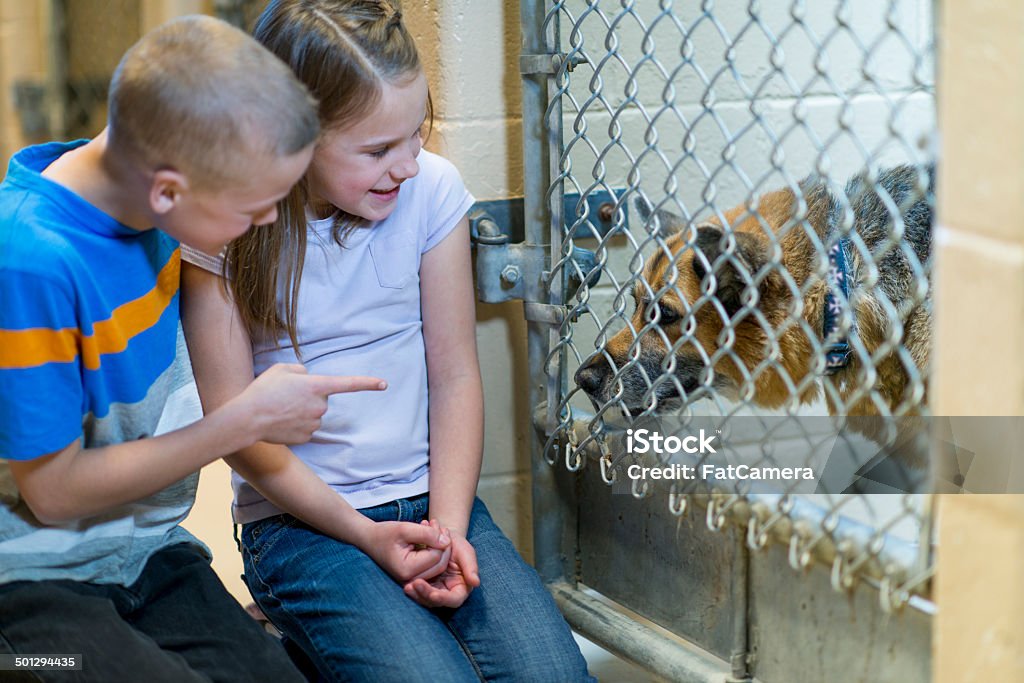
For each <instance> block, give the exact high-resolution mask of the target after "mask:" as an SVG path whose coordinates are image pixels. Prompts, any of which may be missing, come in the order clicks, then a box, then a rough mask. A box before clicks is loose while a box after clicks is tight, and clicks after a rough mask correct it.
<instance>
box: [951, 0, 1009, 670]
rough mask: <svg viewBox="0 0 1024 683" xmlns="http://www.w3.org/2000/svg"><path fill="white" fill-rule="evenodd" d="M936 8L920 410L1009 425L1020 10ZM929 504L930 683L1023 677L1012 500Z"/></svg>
mask: <svg viewBox="0 0 1024 683" xmlns="http://www.w3.org/2000/svg"><path fill="white" fill-rule="evenodd" d="M940 12H941V19H942V23H941V27H942V28H941V30H940V32H939V34H940V36H941V39H942V44H941V53H940V54H941V69H940V74H941V77H942V80H941V83H940V88H939V101H940V107H939V120H940V124H941V127H942V136H943V163H942V165H941V166H940V177H939V188H938V190H939V206H938V215H939V223H940V224H939V226H938V228H937V230H936V235H935V238H936V243H937V247H938V248H937V253H936V263H937V268H936V274H937V282H936V295H937V310H936V339H937V342H936V349H935V350H936V357H935V393H934V412H935V414H936V415H1022V414H1024V363H1022V362H1021V360H1020V355H1019V352H1020V349H1021V348H1024V220H1022V219H1021V216H1022V215H1024V211H1022V210H1024V193H1022V192H1021V187H1024V133H1022V130H1021V122H1022V121H1024V87H1022V86H1024V53H1022V52H1021V49H1020V27H1021V26H1022V25H1024V6H1022V5H1021V4H1020V3H995V2H984V3H979V2H973V3H966V2H957V0H946V1H945V2H943V3H941V10H940ZM1005 447H1006V457H1007V458H1018V457H1019V455H1018V454H1019V452H1020V447H1019V444H1016V443H1006V444H1005ZM1018 469H1019V467H1018ZM940 503H941V504H940V506H939V512H940V514H939V541H938V549H937V557H938V569H937V572H938V573H937V578H936V588H935V600H936V602H937V604H938V615H937V617H936V628H935V631H934V633H935V638H934V642H933V647H934V654H935V665H934V671H935V680H936V681H937V683H968V682H974V681H978V682H980V681H994V680H1000V681H1018V680H1024V656H1022V653H1024V588H1022V583H1021V576H1022V575H1024V553H1022V551H1021V549H1022V548H1024V496H1022V495H1020V494H1017V495H1006V496H979V495H975V496H947V497H945V498H944V499H943V500H942V501H940Z"/></svg>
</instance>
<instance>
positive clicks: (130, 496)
mask: <svg viewBox="0 0 1024 683" xmlns="http://www.w3.org/2000/svg"><path fill="white" fill-rule="evenodd" d="M264 378H266V379H265V381H261V382H260V383H253V385H252V386H250V387H249V388H247V390H246V391H245V392H243V393H241V394H240V395H238V396H237V397H236V398H235V400H233V401H231V402H229V403H225V404H224V406H223V407H222V408H221V410H218V411H216V412H215V413H213V414H211V415H209V416H207V417H206V418H204V419H202V420H199V421H198V422H196V423H194V424H192V425H189V426H188V427H185V428H183V429H179V430H176V431H174V432H170V433H167V434H162V435H160V436H157V437H154V438H149V439H140V440H137V441H130V442H125V443H119V444H113V445H109V446H103V447H100V448H86V449H83V448H82V446H81V439H76V440H75V441H74V442H73V443H72V444H71V445H69V446H67V447H66V448H64V449H62V450H60V451H57V452H54V453H50V454H48V455H44V456H41V457H38V458H34V459H31V460H13V459H12V460H9V461H8V464H9V465H10V467H11V472H12V474H13V475H14V480H15V483H16V484H17V486H18V490H19V492H20V494H21V496H22V498H23V499H24V500H25V502H26V503H27V504H28V506H29V508H30V509H31V510H32V513H33V514H34V515H35V516H36V518H38V519H39V521H41V522H43V523H44V524H57V523H61V522H66V521H69V520H72V519H80V518H84V517H89V516H92V515H95V514H99V513H101V512H103V511H105V510H108V509H111V508H114V507H117V506H119V505H123V504H124V503H128V502H131V501H133V500H138V499H140V498H145V497H146V496H149V495H152V494H154V493H156V492H157V491H160V490H161V489H163V488H166V487H167V486H170V485H171V484H173V483H175V482H176V481H179V480H180V479H182V478H184V477H186V476H188V475H189V474H191V473H193V472H195V471H196V470H198V469H199V468H201V467H202V466H203V465H206V464H208V463H210V462H213V461H214V460H216V459H217V458H220V457H222V456H224V455H227V454H229V453H232V452H234V451H236V450H238V449H239V448H243V447H245V446H246V445H248V444H251V443H252V442H253V441H255V440H258V439H265V440H271V441H281V442H285V443H294V442H299V441H306V440H308V439H309V437H310V435H311V434H312V433H313V431H314V430H316V429H317V427H318V426H319V424H320V416H321V415H323V413H324V411H325V410H326V409H327V396H328V395H330V394H332V393H338V392H342V391H362V390H366V389H374V388H378V387H379V384H380V380H379V379H376V378H370V377H322V376H312V375H307V374H306V371H305V369H304V368H302V366H284V365H282V366H279V367H278V368H276V369H275V370H274V371H273V372H272V373H271V372H268V373H266V374H265V375H264ZM264 378H261V380H263V379H264Z"/></svg>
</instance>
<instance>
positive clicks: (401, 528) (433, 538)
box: [362, 522, 452, 584]
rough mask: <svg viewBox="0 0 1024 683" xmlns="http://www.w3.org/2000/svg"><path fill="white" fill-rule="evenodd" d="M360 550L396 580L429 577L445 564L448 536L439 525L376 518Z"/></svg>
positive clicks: (449, 556)
mask: <svg viewBox="0 0 1024 683" xmlns="http://www.w3.org/2000/svg"><path fill="white" fill-rule="evenodd" d="M369 534H370V536H369V538H367V540H366V542H365V545H364V546H363V548H362V549H363V551H364V552H366V554H367V555H369V556H370V557H371V558H372V559H373V561H374V562H376V563H377V564H378V565H379V566H380V567H381V568H382V569H383V570H384V571H385V572H387V573H388V576H390V577H391V578H393V579H394V580H395V581H397V582H398V583H400V584H405V583H408V582H409V581H414V580H420V581H422V580H423V579H431V578H434V577H435V576H437V575H438V574H440V573H441V572H443V571H444V570H445V568H446V567H447V566H448V565H449V563H450V560H451V555H452V547H451V537H450V536H449V535H448V532H447V531H446V530H443V529H439V528H435V527H431V526H422V525H419V524H413V523H412V522H376V523H374V524H373V526H372V528H371V530H370V532H369Z"/></svg>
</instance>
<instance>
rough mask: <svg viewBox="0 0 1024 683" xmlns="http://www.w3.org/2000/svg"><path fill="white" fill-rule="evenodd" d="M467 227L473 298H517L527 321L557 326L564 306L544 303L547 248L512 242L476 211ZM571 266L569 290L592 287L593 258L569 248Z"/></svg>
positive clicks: (484, 214)
mask: <svg viewBox="0 0 1024 683" xmlns="http://www.w3.org/2000/svg"><path fill="white" fill-rule="evenodd" d="M469 225H470V234H471V235H472V238H473V242H474V245H475V247H476V289H477V298H478V299H479V300H480V301H483V302H484V303H490V304H497V303H503V302H506V301H513V300H516V299H519V300H522V301H524V302H526V304H527V309H526V313H527V319H528V320H534V321H537V322H547V323H549V324H553V325H559V324H561V323H562V321H564V319H565V311H566V309H565V307H563V306H550V305H548V304H547V303H546V302H547V300H548V296H547V291H548V285H549V281H550V277H551V274H550V272H549V271H548V268H549V263H550V261H549V256H548V245H546V244H528V243H526V242H518V243H512V242H511V240H510V238H509V235H508V232H506V230H505V229H504V228H502V226H500V225H498V223H497V222H496V221H495V220H494V218H493V217H492V216H491V215H490V214H489V213H487V212H485V211H482V210H480V209H477V210H474V211H472V212H470V214H469ZM572 266H573V267H572V269H571V270H570V272H571V273H572V276H573V277H572V279H571V281H570V283H569V284H570V288H571V290H572V291H575V289H576V288H578V287H579V286H580V285H581V284H582V283H583V282H586V283H587V285H588V286H593V285H594V284H595V283H596V282H597V279H598V278H599V277H600V271H599V269H598V266H597V257H596V255H595V254H594V253H593V252H591V251H588V250H586V249H581V248H579V247H575V248H574V249H573V253H572ZM549 309H559V310H558V311H552V310H549Z"/></svg>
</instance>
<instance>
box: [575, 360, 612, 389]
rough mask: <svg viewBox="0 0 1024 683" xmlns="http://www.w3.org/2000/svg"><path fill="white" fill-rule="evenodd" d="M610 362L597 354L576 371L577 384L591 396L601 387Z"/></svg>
mask: <svg viewBox="0 0 1024 683" xmlns="http://www.w3.org/2000/svg"><path fill="white" fill-rule="evenodd" d="M607 367H608V364H607V363H605V361H604V358H601V357H600V356H595V357H593V358H591V359H590V360H589V361H587V362H586V363H584V364H583V365H581V366H580V369H579V370H577V371H576V384H578V385H579V387H580V388H581V389H583V391H585V392H587V393H588V394H590V395H591V396H593V395H594V394H596V393H597V392H598V391H599V390H600V389H601V380H602V378H603V375H604V372H605V370H606V369H607Z"/></svg>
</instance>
